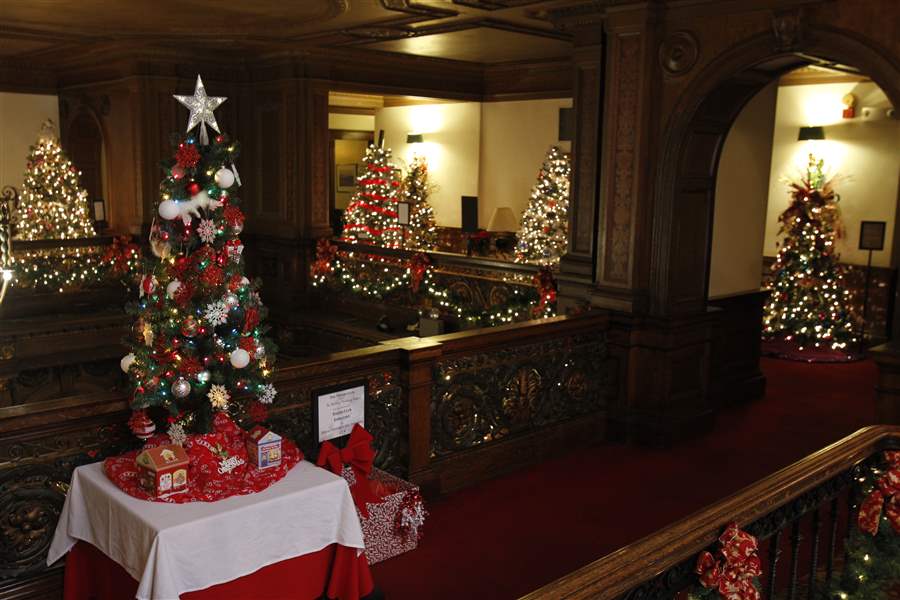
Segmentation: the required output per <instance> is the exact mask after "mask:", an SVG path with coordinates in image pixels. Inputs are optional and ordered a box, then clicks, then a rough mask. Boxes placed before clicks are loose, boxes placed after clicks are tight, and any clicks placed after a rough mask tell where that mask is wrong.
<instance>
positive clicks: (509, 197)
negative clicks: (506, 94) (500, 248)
mask: <svg viewBox="0 0 900 600" xmlns="http://www.w3.org/2000/svg"><path fill="white" fill-rule="evenodd" d="M571 106H572V99H571V98H556V99H550V100H523V101H517V102H486V103H484V104H482V105H481V176H480V181H479V186H478V196H479V198H478V201H479V207H478V210H479V215H478V221H479V223H480V224H481V225H482V226H483V227H487V225H488V222H489V221H490V218H491V215H492V214H493V212H494V208H496V207H501V206H508V207H509V208H511V209H512V210H513V213H514V214H515V215H516V219H517V220H519V221H521V218H522V213H524V212H525V209H526V208H527V206H528V200H529V198H530V196H531V188H532V186H534V184H535V181H536V180H537V173H538V170H539V169H540V168H541V164H543V161H544V157H546V155H547V151H548V150H549V149H550V147H551V146H553V145H554V144H555V145H558V146H559V147H560V149H561V150H562V151H563V152H569V151H570V150H571V142H560V141H559V140H558V138H559V109H560V108H571Z"/></svg>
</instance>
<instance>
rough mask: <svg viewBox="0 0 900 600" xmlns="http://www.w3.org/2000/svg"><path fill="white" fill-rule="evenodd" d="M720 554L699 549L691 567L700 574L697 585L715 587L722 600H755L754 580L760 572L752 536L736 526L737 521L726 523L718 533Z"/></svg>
mask: <svg viewBox="0 0 900 600" xmlns="http://www.w3.org/2000/svg"><path fill="white" fill-rule="evenodd" d="M719 544H720V548H719V552H718V554H719V555H720V557H719V558H718V559H716V557H715V556H713V555H712V553H710V552H702V553H701V554H700V556H699V557H698V559H697V567H696V569H695V570H694V572H695V573H697V575H699V576H700V585H702V586H703V587H705V588H708V589H716V590H718V592H719V597H721V598H724V599H725V600H759V598H760V594H759V590H758V589H757V588H756V582H755V581H754V579H755V578H756V577H759V576H760V574H761V573H762V564H761V563H760V560H759V555H758V554H757V550H758V544H757V542H756V538H755V537H753V536H752V535H750V534H749V533H747V532H746V531H741V530H740V529H738V526H737V523H729V524H728V526H727V527H726V528H725V531H724V533H722V535H721V536H719Z"/></svg>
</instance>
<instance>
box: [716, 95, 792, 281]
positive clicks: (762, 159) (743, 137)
mask: <svg viewBox="0 0 900 600" xmlns="http://www.w3.org/2000/svg"><path fill="white" fill-rule="evenodd" d="M777 91H778V88H777V84H776V83H774V82H773V83H772V84H770V85H769V86H767V87H766V88H764V89H763V90H762V91H761V92H760V93H759V94H757V95H756V96H754V97H753V99H752V100H750V102H749V103H747V106H745V107H744V109H743V110H742V111H741V113H740V114H739V115H738V117H737V119H736V120H735V122H734V125H732V127H731V130H730V131H729V132H728V137H727V138H726V139H725V145H724V147H723V148H722V156H721V158H720V159H719V172H718V178H717V179H716V200H715V208H714V214H713V239H712V255H711V257H710V267H709V296H710V297H715V296H724V295H728V294H736V293H739V292H745V291H748V290H756V289H759V285H760V273H761V271H762V254H761V252H760V249H761V248H762V245H763V238H764V236H765V225H766V202H767V197H768V193H769V167H770V161H771V156H772V127H773V125H774V122H775V98H776V95H777Z"/></svg>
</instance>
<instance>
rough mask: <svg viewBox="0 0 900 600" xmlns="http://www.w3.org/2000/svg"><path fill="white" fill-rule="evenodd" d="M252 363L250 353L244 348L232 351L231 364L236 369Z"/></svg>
mask: <svg viewBox="0 0 900 600" xmlns="http://www.w3.org/2000/svg"><path fill="white" fill-rule="evenodd" d="M249 364H250V354H249V353H247V351H246V350H244V349H243V348H238V349H237V350H235V351H234V352H232V353H231V366H232V367H234V368H235V369H243V368H244V367H246V366H247V365H249Z"/></svg>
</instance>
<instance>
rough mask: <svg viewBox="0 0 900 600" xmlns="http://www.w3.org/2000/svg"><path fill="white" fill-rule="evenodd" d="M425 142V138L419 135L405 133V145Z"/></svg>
mask: <svg viewBox="0 0 900 600" xmlns="http://www.w3.org/2000/svg"><path fill="white" fill-rule="evenodd" d="M424 141H425V136H424V135H422V134H421V133H407V134H406V143H407V144H421V143H422V142H424Z"/></svg>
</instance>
